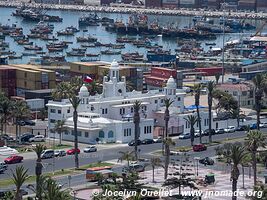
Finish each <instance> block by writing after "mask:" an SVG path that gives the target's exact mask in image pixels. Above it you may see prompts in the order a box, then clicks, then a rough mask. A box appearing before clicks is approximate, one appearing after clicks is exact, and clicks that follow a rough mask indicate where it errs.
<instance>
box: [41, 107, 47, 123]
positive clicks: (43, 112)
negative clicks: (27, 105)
mask: <svg viewBox="0 0 267 200" xmlns="http://www.w3.org/2000/svg"><path fill="white" fill-rule="evenodd" d="M40 117H41V119H42V121H44V120H45V118H46V117H47V110H46V109H45V108H42V109H41V110H40Z"/></svg>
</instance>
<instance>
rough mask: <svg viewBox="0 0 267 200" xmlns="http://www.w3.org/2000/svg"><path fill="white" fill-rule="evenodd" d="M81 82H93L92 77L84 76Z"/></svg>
mask: <svg viewBox="0 0 267 200" xmlns="http://www.w3.org/2000/svg"><path fill="white" fill-rule="evenodd" d="M83 82H85V83H92V82H93V79H92V78H91V77H90V76H85V77H84V78H83Z"/></svg>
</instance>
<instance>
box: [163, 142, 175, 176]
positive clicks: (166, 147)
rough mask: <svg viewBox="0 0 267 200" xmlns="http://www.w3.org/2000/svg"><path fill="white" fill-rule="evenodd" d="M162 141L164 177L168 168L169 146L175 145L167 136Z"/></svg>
mask: <svg viewBox="0 0 267 200" xmlns="http://www.w3.org/2000/svg"><path fill="white" fill-rule="evenodd" d="M163 143H164V144H165V164H164V179H165V180H166V179H167V178H168V169H169V163H170V146H175V142H174V141H173V140H172V139H171V138H169V137H167V138H165V139H164V141H163Z"/></svg>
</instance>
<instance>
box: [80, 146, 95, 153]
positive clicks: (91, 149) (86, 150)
mask: <svg viewBox="0 0 267 200" xmlns="http://www.w3.org/2000/svg"><path fill="white" fill-rule="evenodd" d="M96 151H97V148H96V146H89V147H85V148H84V149H83V152H84V153H90V152H96Z"/></svg>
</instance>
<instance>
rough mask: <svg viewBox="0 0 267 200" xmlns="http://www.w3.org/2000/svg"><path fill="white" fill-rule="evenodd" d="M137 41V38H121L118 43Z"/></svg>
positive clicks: (117, 40)
mask: <svg viewBox="0 0 267 200" xmlns="http://www.w3.org/2000/svg"><path fill="white" fill-rule="evenodd" d="M134 41H135V38H128V37H119V38H117V39H116V42H118V43H132V42H134Z"/></svg>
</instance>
